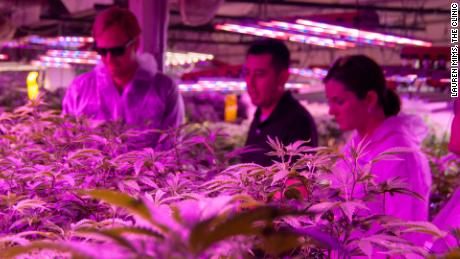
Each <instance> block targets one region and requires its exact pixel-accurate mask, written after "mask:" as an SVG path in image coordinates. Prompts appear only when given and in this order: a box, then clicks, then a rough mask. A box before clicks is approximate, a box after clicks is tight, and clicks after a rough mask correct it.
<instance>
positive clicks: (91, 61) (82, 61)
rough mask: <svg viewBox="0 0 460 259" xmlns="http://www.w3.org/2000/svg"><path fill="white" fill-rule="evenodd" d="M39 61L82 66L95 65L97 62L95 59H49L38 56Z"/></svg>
mask: <svg viewBox="0 0 460 259" xmlns="http://www.w3.org/2000/svg"><path fill="white" fill-rule="evenodd" d="M40 60H41V61H43V62H52V63H74V64H84V65H96V64H97V62H98V60H97V59H85V58H65V57H50V56H40Z"/></svg>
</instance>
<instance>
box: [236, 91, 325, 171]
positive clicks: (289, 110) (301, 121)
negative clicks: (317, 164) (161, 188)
mask: <svg viewBox="0 0 460 259" xmlns="http://www.w3.org/2000/svg"><path fill="white" fill-rule="evenodd" d="M260 115H261V112H260V109H259V108H257V110H256V113H255V115H254V119H253V121H252V122H251V127H250V129H249V133H248V138H247V140H246V146H249V147H251V148H257V149H260V150H258V151H253V152H249V153H244V154H242V155H241V162H243V163H251V162H253V163H257V164H260V165H263V166H269V165H271V164H272V163H273V162H272V160H278V159H277V158H276V157H274V156H267V155H265V153H267V152H270V151H272V149H271V147H270V146H269V145H268V144H267V140H268V138H267V137H268V136H270V137H271V138H272V139H275V137H277V138H278V139H279V140H280V141H281V142H282V143H283V144H284V145H287V144H290V143H293V142H295V141H297V140H308V139H311V141H310V142H309V145H310V146H313V147H316V146H317V145H318V133H317V130H316V124H315V121H314V120H313V117H312V116H311V115H310V113H309V112H308V111H307V110H306V109H305V108H304V107H303V106H302V105H301V104H300V103H299V102H298V101H297V100H296V99H294V97H292V94H291V92H289V91H286V92H285V93H284V94H283V96H282V97H281V99H280V101H279V102H278V104H277V105H276V108H275V109H274V110H273V112H272V113H271V114H270V116H269V117H268V118H267V119H266V120H265V121H263V122H260Z"/></svg>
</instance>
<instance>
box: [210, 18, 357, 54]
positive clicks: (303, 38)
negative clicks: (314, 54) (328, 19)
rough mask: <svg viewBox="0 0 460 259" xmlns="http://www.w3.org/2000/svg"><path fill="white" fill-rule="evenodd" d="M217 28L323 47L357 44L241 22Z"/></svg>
mask: <svg viewBox="0 0 460 259" xmlns="http://www.w3.org/2000/svg"><path fill="white" fill-rule="evenodd" d="M215 28H216V29H217V30H222V31H230V32H237V33H242V34H249V35H254V36H260V37H267V38H273V39H279V40H289V41H293V42H300V43H305V44H312V45H318V46H322V47H330V48H339V49H346V48H349V47H354V46H355V44H354V43H351V42H347V41H343V40H334V39H329V38H322V37H316V36H309V35H304V34H299V33H292V32H284V31H278V30H276V29H273V28H268V27H262V26H258V25H240V24H233V23H224V24H217V25H216V26H215Z"/></svg>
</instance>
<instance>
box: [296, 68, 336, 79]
mask: <svg viewBox="0 0 460 259" xmlns="http://www.w3.org/2000/svg"><path fill="white" fill-rule="evenodd" d="M289 73H291V74H294V75H299V76H303V77H308V78H316V79H323V78H324V77H326V75H327V70H326V69H321V68H313V69H310V68H290V69H289Z"/></svg>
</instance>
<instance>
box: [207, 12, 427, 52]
mask: <svg viewBox="0 0 460 259" xmlns="http://www.w3.org/2000/svg"><path fill="white" fill-rule="evenodd" d="M215 28H216V29H217V30H223V31H230V32H237V33H242V34H249V35H255V36H260V37H268V38H275V39H279V40H289V41H294V42H301V43H305V44H313V45H318V46H324V47H331V48H340V49H345V48H351V47H355V46H356V44H365V45H374V46H384V47H394V46H396V45H411V46H420V47H431V45H432V44H431V42H427V41H422V40H416V39H410V38H407V37H401V36H395V35H389V34H383V33H377V32H371V31H364V30H359V29H353V28H348V27H344V26H338V25H332V24H327V23H320V22H314V21H310V20H306V19H297V20H296V22H295V23H290V22H284V21H275V20H272V21H268V22H266V21H259V22H258V23H257V24H245V25H243V24H233V23H224V24H218V25H216V26H215Z"/></svg>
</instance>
